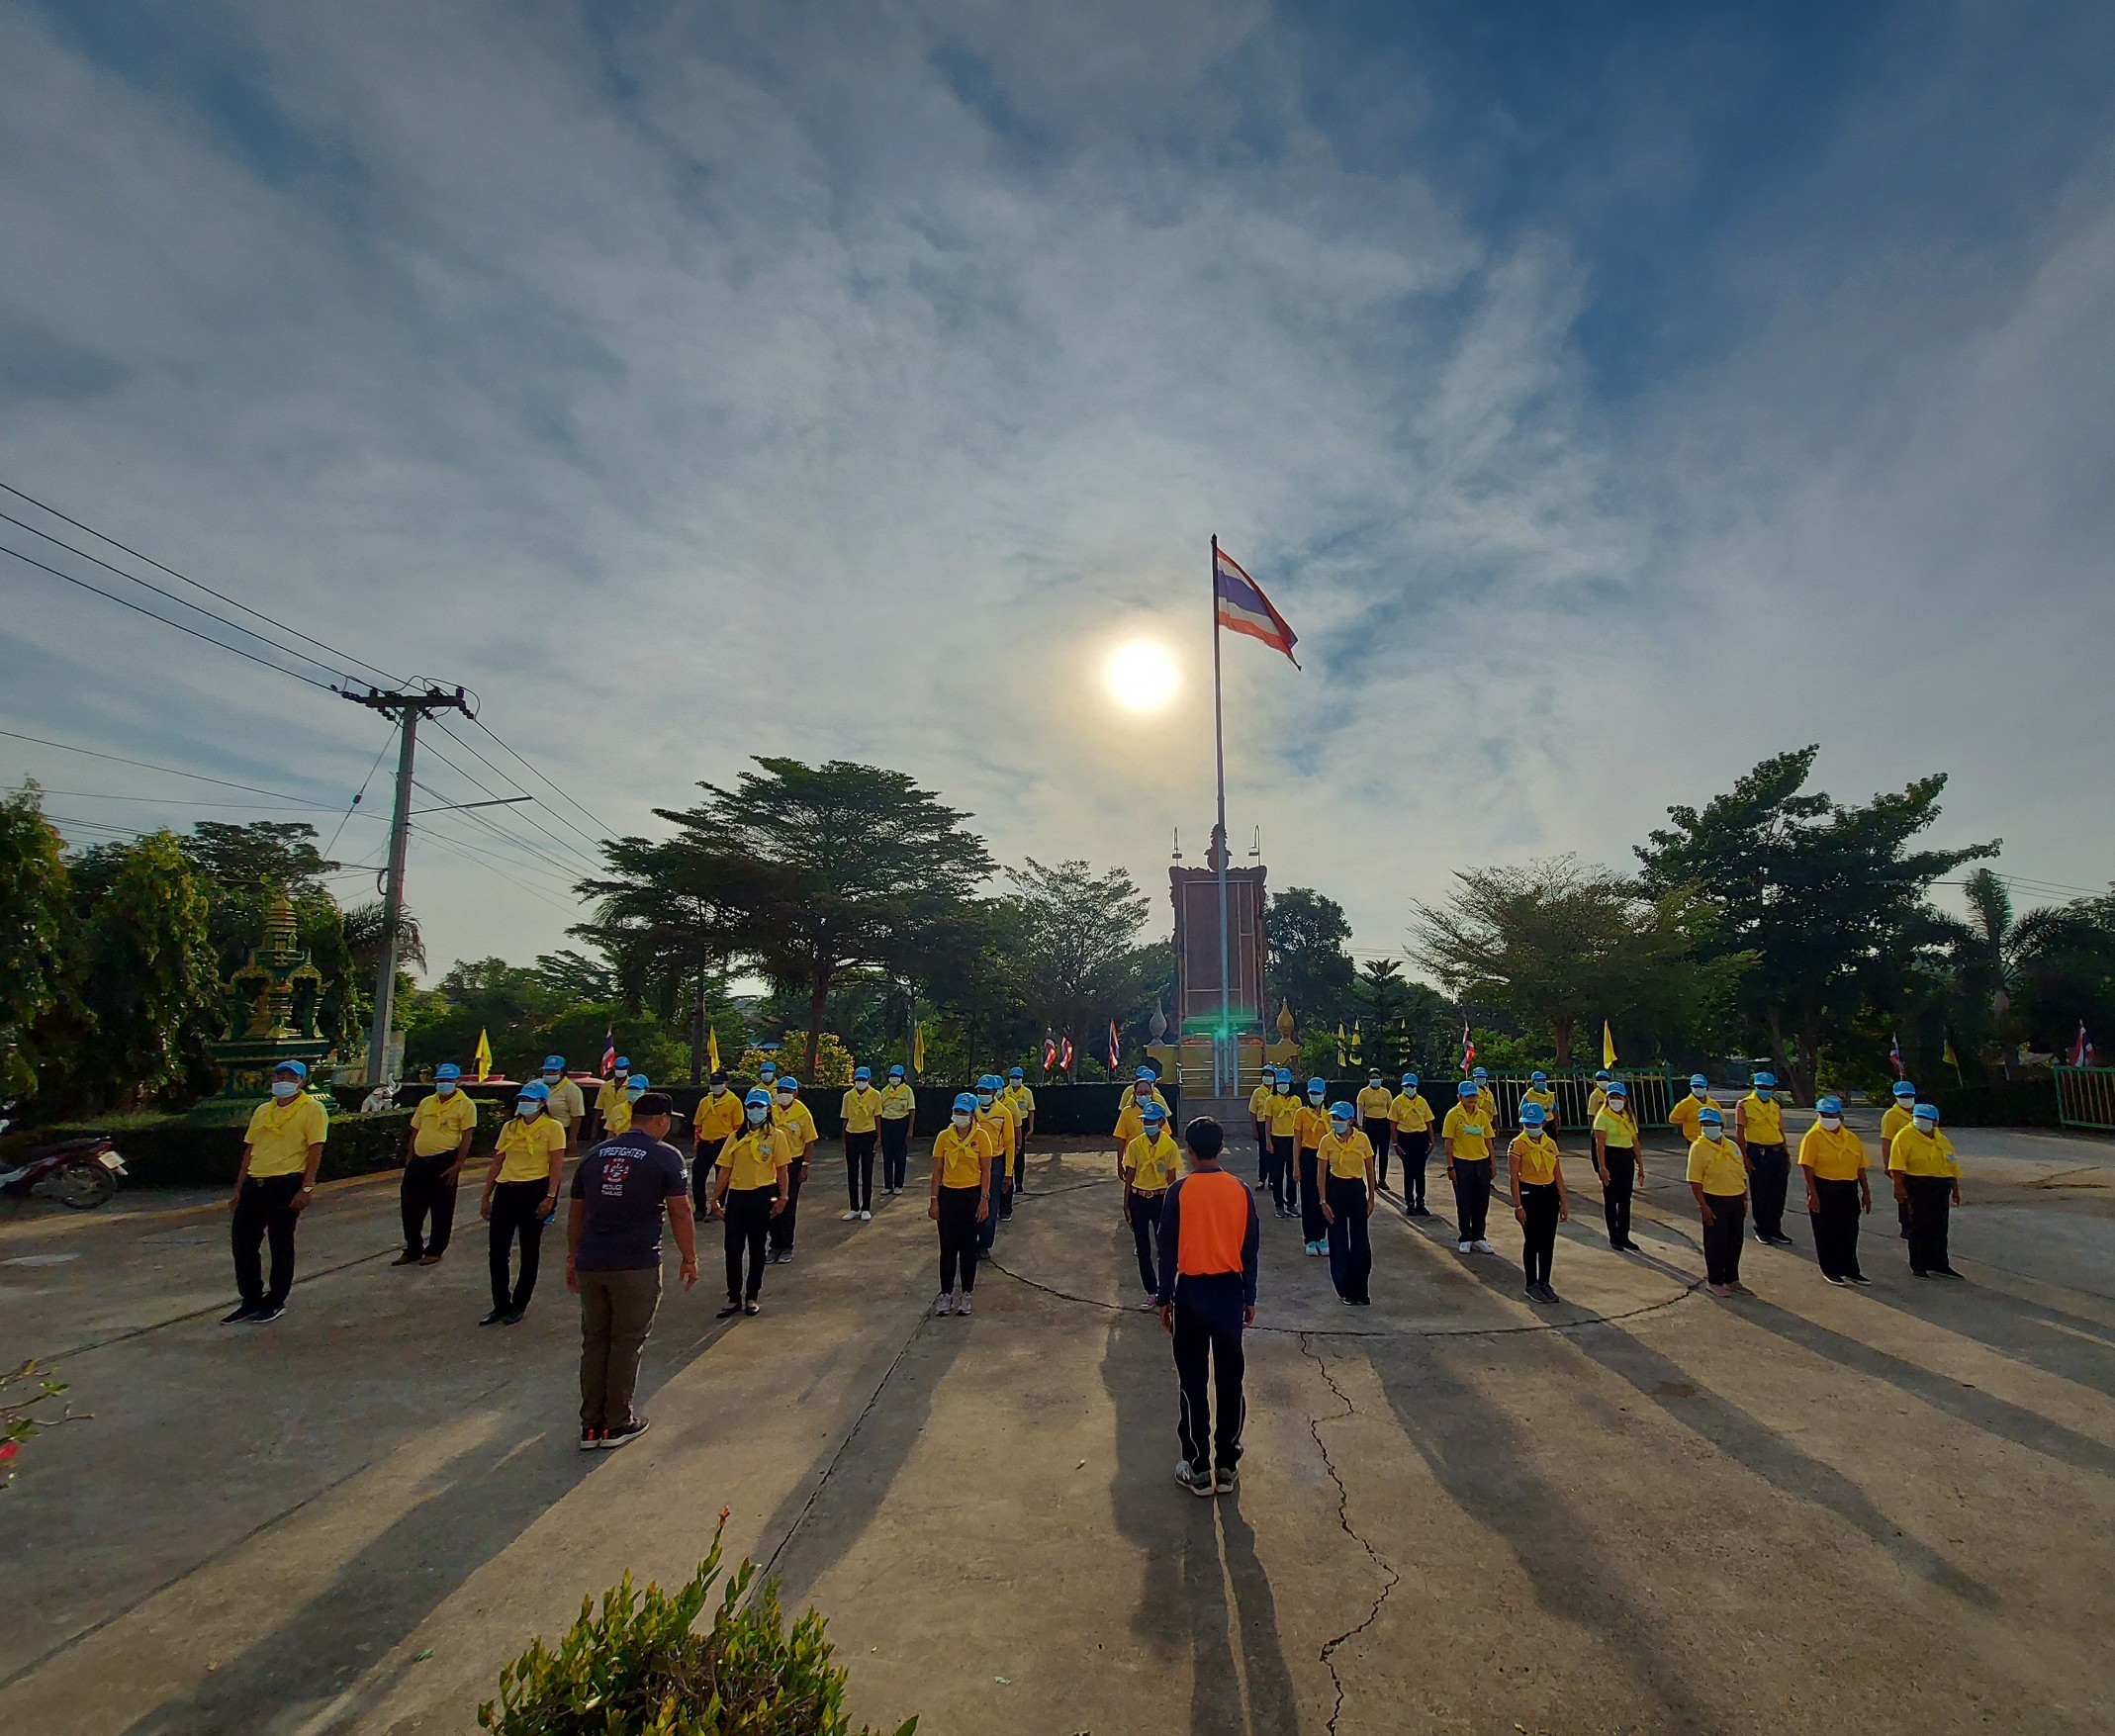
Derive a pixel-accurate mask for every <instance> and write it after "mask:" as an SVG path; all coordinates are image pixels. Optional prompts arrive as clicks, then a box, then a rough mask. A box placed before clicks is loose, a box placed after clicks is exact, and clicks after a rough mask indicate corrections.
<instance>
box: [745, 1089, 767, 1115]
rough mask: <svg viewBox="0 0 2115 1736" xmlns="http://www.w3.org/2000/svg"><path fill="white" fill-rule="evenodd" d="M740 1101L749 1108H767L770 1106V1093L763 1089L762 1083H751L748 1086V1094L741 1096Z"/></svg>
mask: <svg viewBox="0 0 2115 1736" xmlns="http://www.w3.org/2000/svg"><path fill="white" fill-rule="evenodd" d="M742 1102H743V1103H744V1104H745V1105H746V1106H747V1107H749V1108H751V1109H769V1108H770V1107H771V1093H770V1092H769V1091H767V1090H765V1089H764V1087H763V1086H762V1085H752V1086H750V1087H749V1091H748V1094H747V1095H745V1096H744V1097H743V1099H742Z"/></svg>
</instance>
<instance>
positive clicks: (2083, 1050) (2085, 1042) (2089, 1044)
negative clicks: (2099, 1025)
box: [2070, 1019, 2093, 1067]
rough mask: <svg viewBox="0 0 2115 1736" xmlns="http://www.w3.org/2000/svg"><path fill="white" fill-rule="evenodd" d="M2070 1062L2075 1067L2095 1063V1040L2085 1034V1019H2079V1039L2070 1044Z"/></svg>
mask: <svg viewBox="0 0 2115 1736" xmlns="http://www.w3.org/2000/svg"><path fill="white" fill-rule="evenodd" d="M2070 1064H2071V1065H2072V1066H2074V1067H2089V1066H2091V1065H2092V1064H2093V1040H2092V1039H2091V1038H2090V1037H2088V1036H2086V1034H2085V1021H2084V1020H2083V1019H2080V1020H2079V1021H2078V1040H2077V1042H2075V1043H2073V1044H2072V1045H2071V1046H2070Z"/></svg>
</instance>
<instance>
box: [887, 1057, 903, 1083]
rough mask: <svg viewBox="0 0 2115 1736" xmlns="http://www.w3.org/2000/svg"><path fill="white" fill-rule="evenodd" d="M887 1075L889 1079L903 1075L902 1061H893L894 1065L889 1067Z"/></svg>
mask: <svg viewBox="0 0 2115 1736" xmlns="http://www.w3.org/2000/svg"><path fill="white" fill-rule="evenodd" d="M888 1076H889V1077H890V1078H891V1079H900V1078H902V1077H903V1063H902V1062H901V1061H897V1062H896V1063H895V1065H894V1066H892V1067H890V1068H889V1069H888Z"/></svg>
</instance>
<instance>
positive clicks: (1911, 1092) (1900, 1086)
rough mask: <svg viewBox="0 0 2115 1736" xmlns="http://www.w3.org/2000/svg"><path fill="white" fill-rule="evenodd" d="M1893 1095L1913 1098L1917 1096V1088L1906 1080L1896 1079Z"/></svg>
mask: <svg viewBox="0 0 2115 1736" xmlns="http://www.w3.org/2000/svg"><path fill="white" fill-rule="evenodd" d="M1894 1094H1895V1096H1897V1097H1914V1096H1916V1094H1917V1088H1916V1087H1915V1086H1914V1085H1912V1084H1911V1083H1910V1082H1909V1081H1908V1080H1907V1079H1897V1080H1895V1082H1894Z"/></svg>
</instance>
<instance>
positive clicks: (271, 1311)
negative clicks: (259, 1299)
mask: <svg viewBox="0 0 2115 1736" xmlns="http://www.w3.org/2000/svg"><path fill="white" fill-rule="evenodd" d="M286 1311H287V1309H286V1304H285V1303H283V1302H267V1303H265V1304H263V1305H262V1306H261V1307H259V1308H254V1309H252V1310H251V1311H250V1314H249V1319H248V1320H247V1321H246V1322H244V1323H243V1324H244V1325H252V1326H268V1325H271V1324H272V1322H274V1321H275V1320H277V1319H278V1318H279V1317H280V1316H281V1315H283V1314H285V1313H286Z"/></svg>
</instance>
